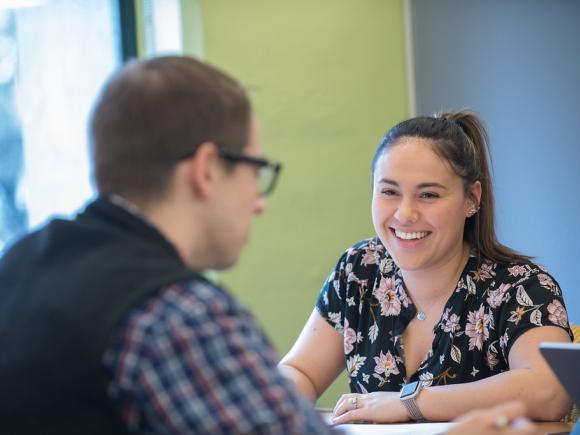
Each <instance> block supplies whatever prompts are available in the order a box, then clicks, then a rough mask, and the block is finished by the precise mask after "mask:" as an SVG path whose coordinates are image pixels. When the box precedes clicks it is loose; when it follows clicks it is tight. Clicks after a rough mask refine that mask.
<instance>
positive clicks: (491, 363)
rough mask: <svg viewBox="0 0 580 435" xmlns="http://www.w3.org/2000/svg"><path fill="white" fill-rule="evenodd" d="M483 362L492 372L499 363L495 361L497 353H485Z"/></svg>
mask: <svg viewBox="0 0 580 435" xmlns="http://www.w3.org/2000/svg"><path fill="white" fill-rule="evenodd" d="M485 360H486V361H485V362H486V364H487V366H488V367H489V368H490V369H491V370H493V368H494V367H495V366H496V365H497V363H498V362H499V360H498V359H497V353H495V352H492V351H490V350H488V351H487V353H486V355H485Z"/></svg>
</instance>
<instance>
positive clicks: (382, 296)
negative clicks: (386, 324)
mask: <svg viewBox="0 0 580 435" xmlns="http://www.w3.org/2000/svg"><path fill="white" fill-rule="evenodd" d="M373 296H374V297H376V298H377V299H378V301H379V304H380V305H381V315H383V316H396V315H398V314H399V313H400V312H401V301H399V298H398V297H397V293H396V292H395V278H381V283H380V284H379V287H378V288H375V289H374V290H373Z"/></svg>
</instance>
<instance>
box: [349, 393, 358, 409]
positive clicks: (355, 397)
mask: <svg viewBox="0 0 580 435" xmlns="http://www.w3.org/2000/svg"><path fill="white" fill-rule="evenodd" d="M350 403H352V404H353V405H354V409H357V407H358V397H357V396H354V397H351V398H350Z"/></svg>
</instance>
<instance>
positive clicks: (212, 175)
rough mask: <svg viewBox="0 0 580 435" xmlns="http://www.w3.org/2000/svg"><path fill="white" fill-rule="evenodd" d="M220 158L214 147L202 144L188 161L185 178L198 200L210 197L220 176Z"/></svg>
mask: <svg viewBox="0 0 580 435" xmlns="http://www.w3.org/2000/svg"><path fill="white" fill-rule="evenodd" d="M219 160H220V157H219V154H218V149H217V147H216V145H215V144H214V143H212V142H204V143H202V144H201V145H199V146H198V148H197V151H196V152H195V154H194V155H193V156H192V157H191V158H190V159H189V160H188V162H187V168H186V177H187V181H188V184H189V186H190V188H191V189H192V192H193V193H194V194H195V195H196V196H197V197H198V198H200V199H207V198H209V197H210V196H211V195H212V192H213V191H214V189H215V187H216V182H217V181H218V180H219V176H220V173H219V171H220V161H219Z"/></svg>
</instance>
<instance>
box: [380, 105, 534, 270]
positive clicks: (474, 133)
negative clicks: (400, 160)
mask: <svg viewBox="0 0 580 435" xmlns="http://www.w3.org/2000/svg"><path fill="white" fill-rule="evenodd" d="M402 137H420V138H424V139H429V140H431V141H432V143H433V151H434V152H435V153H436V154H437V155H438V156H439V157H441V158H443V159H444V160H446V161H447V162H449V164H450V165H451V167H452V168H453V170H454V171H455V173H456V174H457V175H458V176H459V177H461V179H462V180H463V184H464V188H465V193H466V195H470V192H471V186H473V183H475V182H476V181H479V182H480V183H481V199H480V201H479V203H478V202H477V198H471V199H472V201H473V203H474V205H475V207H476V209H477V212H476V213H475V214H474V215H472V216H470V217H468V218H467V219H466V221H465V226H464V231H463V238H464V240H466V241H467V242H468V243H469V244H470V245H471V246H472V248H473V249H474V250H475V253H476V255H477V256H478V257H482V256H483V257H486V258H488V259H490V260H492V261H494V262H498V263H511V262H515V263H520V262H525V261H527V260H529V259H530V257H528V256H525V255H521V254H519V253H517V252H515V251H513V250H512V249H510V248H508V247H507V246H504V245H502V244H501V243H500V242H499V241H498V240H497V236H496V233H495V210H494V208H495V206H494V199H493V184H492V181H491V172H490V162H489V146H488V142H489V141H488V135H487V131H486V129H485V126H484V124H483V122H482V121H481V120H480V119H479V118H478V117H477V116H476V115H475V114H474V113H473V112H470V111H466V110H462V111H457V112H442V113H439V114H436V115H435V116H433V117H418V118H412V119H409V120H407V121H403V122H401V123H400V124H397V125H396V126H394V127H393V128H392V129H391V130H390V131H389V132H388V133H387V134H386V135H385V137H384V138H383V140H382V141H381V142H380V143H379V146H378V148H377V151H376V153H375V157H374V159H373V171H374V167H375V165H376V162H377V161H378V159H379V158H380V157H381V155H382V154H383V153H384V152H385V151H386V150H387V149H388V148H390V147H392V146H394V145H396V142H397V141H398V140H399V139H400V138H402Z"/></svg>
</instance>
